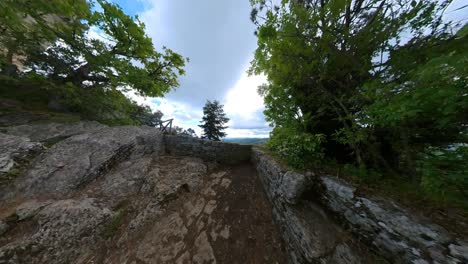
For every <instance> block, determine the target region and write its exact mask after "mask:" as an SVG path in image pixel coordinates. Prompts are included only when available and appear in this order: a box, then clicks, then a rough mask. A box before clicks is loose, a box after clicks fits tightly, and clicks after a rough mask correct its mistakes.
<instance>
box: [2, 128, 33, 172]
mask: <svg viewBox="0 0 468 264" xmlns="http://www.w3.org/2000/svg"><path fill="white" fill-rule="evenodd" d="M40 150H42V144H40V143H38V142H32V141H31V140H30V139H29V138H26V137H20V136H12V135H8V134H3V133H0V176H1V174H6V173H8V172H10V171H11V170H12V169H13V168H14V167H15V166H16V165H17V164H18V162H21V161H22V160H24V159H25V158H26V157H28V156H29V155H32V154H34V153H37V152H39V151H40Z"/></svg>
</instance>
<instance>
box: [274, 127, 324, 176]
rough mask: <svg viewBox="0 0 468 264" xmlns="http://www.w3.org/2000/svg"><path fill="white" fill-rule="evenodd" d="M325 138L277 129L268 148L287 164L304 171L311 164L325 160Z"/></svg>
mask: <svg viewBox="0 0 468 264" xmlns="http://www.w3.org/2000/svg"><path fill="white" fill-rule="evenodd" d="M324 140H325V136H324V135H322V134H315V135H314V134H309V133H305V132H299V131H297V130H296V129H291V128H286V127H276V128H275V129H274V130H273V131H272V132H271V136H270V140H269V141H268V142H267V147H268V148H269V149H270V150H272V151H273V152H275V153H276V154H277V155H278V156H279V157H280V158H281V159H283V160H284V161H286V163H287V164H288V165H290V166H292V167H294V168H297V169H304V168H305V167H307V164H309V163H315V162H317V161H319V160H321V159H322V158H323V149H322V143H323V142H324Z"/></svg>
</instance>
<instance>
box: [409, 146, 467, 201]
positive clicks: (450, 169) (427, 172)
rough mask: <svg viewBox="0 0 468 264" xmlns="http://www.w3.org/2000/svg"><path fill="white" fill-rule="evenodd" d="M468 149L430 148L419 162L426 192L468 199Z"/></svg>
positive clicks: (457, 147)
mask: <svg viewBox="0 0 468 264" xmlns="http://www.w3.org/2000/svg"><path fill="white" fill-rule="evenodd" d="M454 148H455V149H454ZM467 160H468V147H467V146H455V147H452V148H451V149H441V148H434V147H431V148H428V149H427V150H426V152H425V153H424V154H423V155H422V158H421V159H420V161H419V163H420V164H419V166H418V167H419V169H420V172H421V174H422V186H423V188H424V190H425V191H427V192H430V193H435V194H438V195H440V196H442V197H444V198H445V197H446V196H447V195H453V194H455V195H458V196H461V197H462V199H467V198H468V191H467V190H468V164H467V162H466V161H467Z"/></svg>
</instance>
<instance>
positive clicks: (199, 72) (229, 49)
mask: <svg viewBox="0 0 468 264" xmlns="http://www.w3.org/2000/svg"><path fill="white" fill-rule="evenodd" d="M112 1H113V2H115V3H118V4H119V5H120V6H121V7H122V8H123V9H124V11H125V12H126V13H127V14H130V15H138V16H139V17H140V20H141V21H142V22H144V23H145V25H146V32H147V34H148V35H149V36H150V37H151V38H152V39H153V42H154V45H155V47H156V48H157V49H158V50H160V49H161V48H162V46H166V47H168V48H170V49H172V50H174V51H175V52H178V53H179V54H181V55H183V56H185V57H189V58H190V62H189V63H188V64H187V65H186V68H185V70H186V75H185V76H182V77H181V78H180V84H181V85H180V87H178V88H176V89H175V90H173V91H171V92H170V93H168V94H166V96H165V97H164V98H143V97H139V96H136V95H134V94H131V93H130V94H128V96H129V97H131V98H132V99H134V100H135V101H137V102H139V103H140V104H147V105H149V106H150V107H151V108H152V109H153V110H154V111H156V110H161V111H162V112H163V113H164V119H169V118H174V124H175V125H177V126H180V127H183V128H185V129H187V128H192V129H195V131H196V132H197V134H198V135H200V132H201V130H200V128H199V127H198V125H199V124H200V123H199V121H200V120H201V118H202V114H203V112H202V108H203V105H204V104H205V102H206V100H218V101H220V102H221V103H222V104H224V109H225V112H226V114H227V116H228V117H229V118H230V119H231V120H230V121H229V123H228V124H227V125H228V126H229V128H228V129H227V131H226V132H227V134H228V137H268V135H269V131H270V130H271V128H270V127H269V126H268V123H267V122H266V121H265V118H264V115H263V110H264V106H263V99H262V98H261V97H260V96H259V95H258V94H257V87H258V86H259V85H260V84H262V83H264V82H265V81H266V78H265V77H264V76H250V77H249V76H247V74H246V70H247V69H248V67H249V63H250V61H251V60H252V59H253V52H254V51H255V48H256V37H255V36H254V34H253V32H254V30H255V29H254V25H253V24H252V23H251V21H250V19H249V15H250V10H251V7H250V3H249V0H197V1H194V0H112ZM464 5H466V3H465V4H464V0H454V2H453V3H452V4H451V6H450V7H449V8H448V9H447V11H446V12H445V18H446V20H452V21H456V22H465V23H466V22H468V21H466V18H467V15H466V12H467V9H463V10H457V9H458V8H460V7H462V6H464ZM463 20H465V21H463Z"/></svg>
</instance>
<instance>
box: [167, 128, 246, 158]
mask: <svg viewBox="0 0 468 264" xmlns="http://www.w3.org/2000/svg"><path fill="white" fill-rule="evenodd" d="M164 142H165V146H166V152H167V153H169V154H170V155H175V156H190V157H197V158H201V159H204V160H210V161H217V162H220V163H225V164H237V163H240V162H244V161H249V160H250V153H251V146H250V145H239V144H232V143H226V142H220V141H210V140H202V139H199V138H193V137H188V136H171V135H166V136H164Z"/></svg>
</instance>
